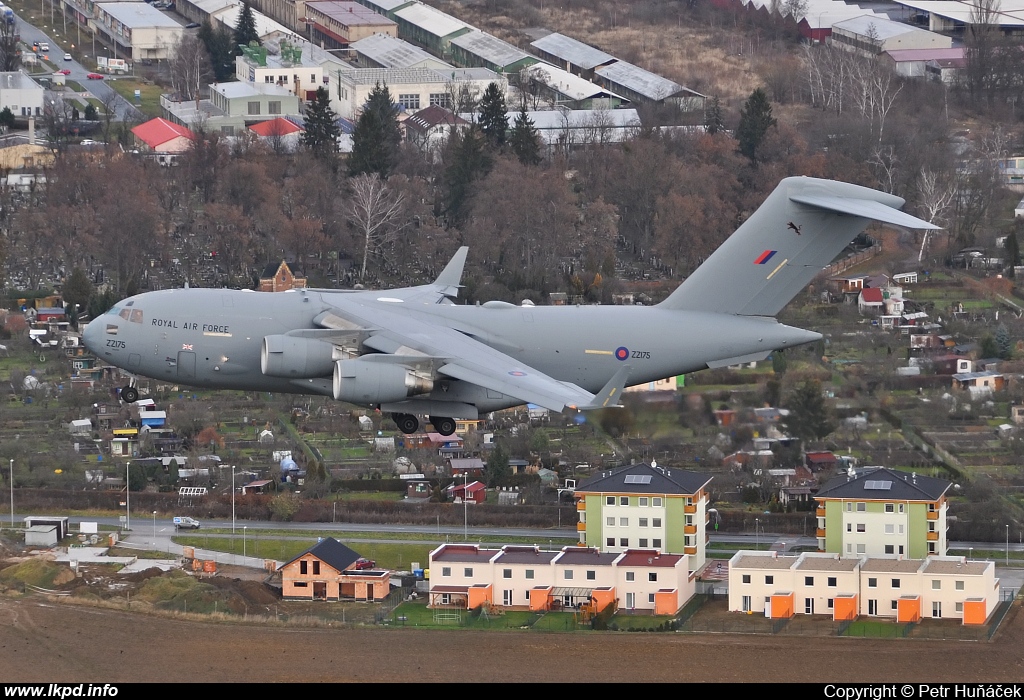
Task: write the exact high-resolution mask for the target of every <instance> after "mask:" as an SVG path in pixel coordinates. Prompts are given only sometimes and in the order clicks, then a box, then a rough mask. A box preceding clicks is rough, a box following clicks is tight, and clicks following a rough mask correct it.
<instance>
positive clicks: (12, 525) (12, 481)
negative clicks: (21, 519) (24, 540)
mask: <svg viewBox="0 0 1024 700" xmlns="http://www.w3.org/2000/svg"><path fill="white" fill-rule="evenodd" d="M11 529H12V530H13V529H14V460H13V459H12V460H11Z"/></svg>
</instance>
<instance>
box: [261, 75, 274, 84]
mask: <svg viewBox="0 0 1024 700" xmlns="http://www.w3.org/2000/svg"><path fill="white" fill-rule="evenodd" d="M263 82H265V83H272V82H274V76H272V75H264V76H263Z"/></svg>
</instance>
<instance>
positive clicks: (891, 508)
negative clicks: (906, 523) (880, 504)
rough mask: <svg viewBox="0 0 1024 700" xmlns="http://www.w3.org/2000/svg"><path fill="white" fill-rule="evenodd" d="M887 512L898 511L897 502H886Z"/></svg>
mask: <svg viewBox="0 0 1024 700" xmlns="http://www.w3.org/2000/svg"><path fill="white" fill-rule="evenodd" d="M885 512H886V513H894V512H896V504H895V503H886V504H885Z"/></svg>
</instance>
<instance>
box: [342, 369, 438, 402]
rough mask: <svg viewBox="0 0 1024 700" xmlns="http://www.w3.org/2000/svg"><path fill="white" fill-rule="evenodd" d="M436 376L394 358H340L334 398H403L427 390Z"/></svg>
mask: <svg viewBox="0 0 1024 700" xmlns="http://www.w3.org/2000/svg"><path fill="white" fill-rule="evenodd" d="M433 388H434V380H433V379H430V378H429V377H422V376H420V375H418V374H416V373H415V372H413V371H412V370H411V369H409V368H408V367H406V366H404V365H401V364H396V363H393V362H372V361H367V360H339V361H338V362H337V363H336V364H335V365H334V399H335V400H336V401H348V402H349V403H355V404H378V403H389V402H392V401H402V400H404V399H407V398H409V397H410V396H415V395H416V394H427V393H429V392H430V391H432V390H433Z"/></svg>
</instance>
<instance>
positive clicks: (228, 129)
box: [220, 126, 235, 136]
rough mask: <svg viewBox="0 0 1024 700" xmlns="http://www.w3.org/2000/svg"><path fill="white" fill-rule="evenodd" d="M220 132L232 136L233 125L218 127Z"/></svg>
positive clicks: (233, 133)
mask: <svg viewBox="0 0 1024 700" xmlns="http://www.w3.org/2000/svg"><path fill="white" fill-rule="evenodd" d="M220 133H221V134H223V135H224V136H234V135H235V127H233V126H222V127H221V128H220Z"/></svg>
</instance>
